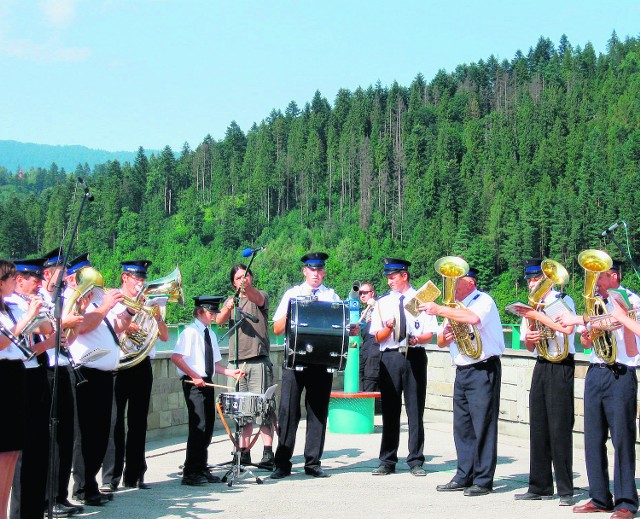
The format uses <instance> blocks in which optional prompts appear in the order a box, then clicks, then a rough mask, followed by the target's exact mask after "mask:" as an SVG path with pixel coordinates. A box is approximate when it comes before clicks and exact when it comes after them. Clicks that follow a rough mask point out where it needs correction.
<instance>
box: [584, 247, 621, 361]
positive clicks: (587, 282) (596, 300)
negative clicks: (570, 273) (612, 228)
mask: <svg viewBox="0 0 640 519" xmlns="http://www.w3.org/2000/svg"><path fill="white" fill-rule="evenodd" d="M578 263H579V264H580V266H581V267H582V268H583V269H584V294H583V297H584V309H585V313H586V314H587V315H588V316H589V317H597V316H599V315H605V314H606V313H607V307H606V306H605V303H604V301H603V300H602V298H601V297H598V296H597V295H596V292H597V289H598V287H597V282H598V277H600V274H602V273H603V272H606V271H607V270H609V269H610V268H611V267H612V266H613V260H612V259H611V256H609V255H608V254H607V253H606V252H604V251H601V250H597V249H587V250H583V251H582V252H581V253H580V254H578ZM589 336H590V337H591V340H592V342H593V351H594V352H595V354H596V355H597V356H598V357H600V358H601V359H602V360H603V361H604V362H605V363H606V364H613V363H614V362H615V361H616V356H617V354H618V348H617V344H616V338H615V336H614V335H613V332H611V331H606V330H600V329H597V328H593V327H592V328H591V330H590V331H589Z"/></svg>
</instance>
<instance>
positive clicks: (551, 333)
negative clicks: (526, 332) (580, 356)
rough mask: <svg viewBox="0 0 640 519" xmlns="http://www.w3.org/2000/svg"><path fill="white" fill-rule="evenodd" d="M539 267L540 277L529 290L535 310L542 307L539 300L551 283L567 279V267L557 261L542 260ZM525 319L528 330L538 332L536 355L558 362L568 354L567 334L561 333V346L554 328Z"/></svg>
mask: <svg viewBox="0 0 640 519" xmlns="http://www.w3.org/2000/svg"><path fill="white" fill-rule="evenodd" d="M540 268H541V269H542V277H541V278H540V280H539V281H538V282H537V283H536V284H535V285H534V287H533V288H532V289H531V292H529V304H530V305H531V306H533V307H534V308H535V309H536V310H540V309H541V308H542V307H544V303H541V301H542V300H543V299H544V296H546V295H547V293H548V292H549V290H551V288H552V287H553V285H564V284H565V283H566V282H567V281H568V280H569V273H568V272H567V269H565V268H564V267H563V266H562V265H561V264H560V263H558V262H557V261H553V260H550V259H546V260H543V261H542V264H541V265H540ZM527 321H528V324H529V329H530V330H536V331H539V332H540V342H539V343H538V345H537V349H538V355H540V356H541V357H542V358H543V359H546V360H548V361H549V362H560V361H562V360H564V359H566V358H567V355H568V354H569V336H568V335H567V334H566V333H565V334H563V337H564V340H563V341H562V346H561V345H560V344H559V342H558V336H557V335H556V331H555V330H553V329H551V328H549V327H548V326H545V325H544V324H542V323H541V322H539V321H536V320H535V319H533V320H529V319H527ZM551 350H555V351H556V354H555V355H553V354H551V353H550V351H551Z"/></svg>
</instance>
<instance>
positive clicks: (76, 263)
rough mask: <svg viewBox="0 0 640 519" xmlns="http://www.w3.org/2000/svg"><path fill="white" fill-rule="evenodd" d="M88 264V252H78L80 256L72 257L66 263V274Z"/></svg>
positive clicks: (89, 264)
mask: <svg viewBox="0 0 640 519" xmlns="http://www.w3.org/2000/svg"><path fill="white" fill-rule="evenodd" d="M90 266H91V262H90V261H89V253H88V252H85V253H84V254H80V256H78V257H77V258H73V259H72V260H71V261H70V262H69V264H68V265H67V276H70V275H71V274H75V273H76V272H78V271H79V270H80V269H81V268H84V267H90Z"/></svg>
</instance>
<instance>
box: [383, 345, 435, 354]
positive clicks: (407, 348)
mask: <svg viewBox="0 0 640 519" xmlns="http://www.w3.org/2000/svg"><path fill="white" fill-rule="evenodd" d="M407 350H422V351H426V350H425V349H424V348H422V347H420V346H402V347H400V348H385V349H384V350H382V353H385V352H390V353H391V352H395V353H402V354H404V353H406V351H407Z"/></svg>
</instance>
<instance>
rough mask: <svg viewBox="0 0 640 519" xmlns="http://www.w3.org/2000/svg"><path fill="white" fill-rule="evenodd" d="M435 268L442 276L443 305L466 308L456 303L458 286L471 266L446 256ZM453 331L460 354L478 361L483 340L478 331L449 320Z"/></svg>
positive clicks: (468, 325) (456, 258)
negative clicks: (459, 280)
mask: <svg viewBox="0 0 640 519" xmlns="http://www.w3.org/2000/svg"><path fill="white" fill-rule="evenodd" d="M434 268H435V270H436V272H438V273H439V274H440V275H441V276H442V303H443V304H444V305H445V306H449V307H451V308H465V306H464V305H463V304H462V303H461V302H459V301H456V285H457V284H458V279H460V278H461V277H462V276H464V275H466V274H467V273H468V272H469V264H468V263H467V262H466V261H465V260H463V259H462V258H459V257H457V256H445V257H443V258H440V259H439V260H438V261H436V263H435V265H434ZM449 325H450V326H451V331H452V332H453V335H454V337H455V340H456V344H457V345H458V349H459V350H460V353H462V354H463V355H466V356H467V357H469V358H470V359H474V360H475V359H478V358H480V356H481V355H482V340H481V339H480V333H479V332H478V329H477V328H476V327H475V326H473V325H470V324H467V323H460V322H457V321H452V320H451V319H449Z"/></svg>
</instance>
